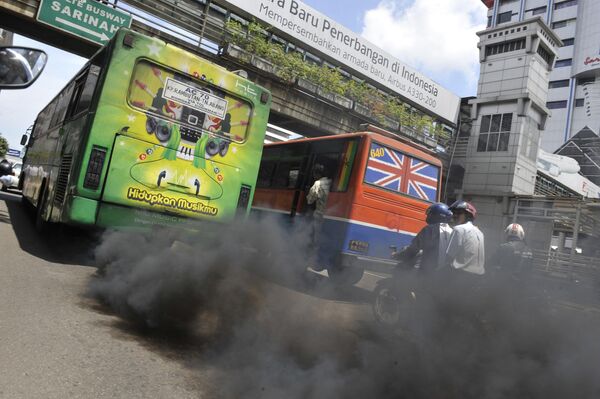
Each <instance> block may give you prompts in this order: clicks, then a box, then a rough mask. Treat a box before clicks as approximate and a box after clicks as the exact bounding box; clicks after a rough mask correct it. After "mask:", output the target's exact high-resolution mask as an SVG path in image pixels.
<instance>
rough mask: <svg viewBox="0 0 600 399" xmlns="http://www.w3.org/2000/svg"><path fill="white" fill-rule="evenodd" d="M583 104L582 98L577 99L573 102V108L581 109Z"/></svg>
mask: <svg viewBox="0 0 600 399" xmlns="http://www.w3.org/2000/svg"><path fill="white" fill-rule="evenodd" d="M583 103H584V99H583V98H577V99H576V100H575V107H577V108H579V107H583Z"/></svg>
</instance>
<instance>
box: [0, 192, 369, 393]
mask: <svg viewBox="0 0 600 399" xmlns="http://www.w3.org/2000/svg"><path fill="white" fill-rule="evenodd" d="M97 239H98V237H97V235H96V234H95V233H91V232H87V231H81V230H77V229H71V228H65V229H57V230H53V231H52V232H51V234H48V235H44V236H40V235H39V234H38V233H37V232H36V231H35V229H34V226H33V217H32V216H31V215H30V214H29V213H28V212H26V210H25V208H24V207H23V205H22V204H21V202H20V196H19V195H18V194H16V193H0V398H67V397H69V398H84V397H85V398H91V397H94V398H150V397H152V398H198V397H206V398H213V397H219V392H220V391H221V387H220V386H219V384H221V383H222V382H219V381H222V380H215V379H214V375H215V373H221V374H222V372H223V370H219V369H218V367H217V366H213V365H212V363H211V362H210V361H204V360H203V359H204V358H205V352H204V349H205V348H206V345H205V343H203V342H197V341H196V340H195V339H194V335H193V334H168V333H167V334H163V333H162V332H153V331H148V330H144V329H140V328H138V327H136V326H134V325H132V324H131V323H128V322H127V321H125V320H123V319H121V318H120V317H118V316H117V315H116V314H115V313H114V312H113V311H112V310H111V309H110V308H107V307H105V306H103V305H101V304H99V303H98V302H97V301H96V300H94V299H91V298H89V297H88V295H87V294H86V293H87V290H88V288H87V287H88V284H89V281H90V279H93V278H94V273H95V271H96V268H95V266H94V261H93V250H94V247H95V246H96V244H97ZM315 278H317V279H320V278H321V277H320V276H318V275H316V276H315ZM377 279H378V277H377V276H375V275H368V276H366V278H365V279H364V283H361V284H362V287H361V288H352V289H351V291H350V292H345V293H339V294H337V293H336V294H332V293H331V291H327V293H324V292H319V291H318V290H317V291H315V292H308V293H307V292H303V290H302V289H297V288H295V287H285V286H274V288H273V289H275V290H278V292H279V294H280V296H281V298H284V299H283V300H284V301H289V303H295V304H301V306H303V307H304V308H318V309H320V311H319V315H320V316H319V317H321V318H323V319H326V320H328V321H331V322H335V323H337V326H338V327H343V329H344V330H345V331H347V333H341V335H340V336H338V337H337V338H336V339H342V340H344V339H347V340H348V341H349V342H354V341H356V340H357V339H359V338H358V337H359V336H360V334H362V332H361V331H363V330H365V329H366V330H368V328H369V327H368V325H369V323H370V322H371V320H370V317H371V316H370V311H369V306H368V298H369V293H370V292H369V288H372V286H373V285H374V282H375V281H376V280H377ZM306 322H307V323H308V322H309V321H306ZM364 326H367V327H364ZM340 337H341V338H340Z"/></svg>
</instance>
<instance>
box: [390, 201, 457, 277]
mask: <svg viewBox="0 0 600 399" xmlns="http://www.w3.org/2000/svg"><path fill="white" fill-rule="evenodd" d="M425 214H426V216H427V217H426V222H427V226H425V227H423V228H422V229H421V231H420V232H419V234H417V236H416V237H415V238H414V239H413V240H412V242H411V244H410V245H409V246H408V247H406V248H404V249H403V250H401V251H400V252H394V253H393V254H392V257H393V258H394V259H398V260H402V261H405V262H409V263H411V262H414V260H415V259H416V257H417V255H418V254H419V253H421V260H420V264H419V269H420V270H421V271H424V272H431V271H433V270H435V269H438V268H440V267H441V266H442V265H443V262H444V259H445V255H446V248H447V247H448V241H449V239H450V234H451V233H452V228H451V227H450V225H449V224H448V223H450V221H451V220H452V212H451V211H450V209H448V206H447V205H446V204H443V203H441V202H440V203H436V204H433V205H431V206H429V207H428V208H427V210H426V211H425Z"/></svg>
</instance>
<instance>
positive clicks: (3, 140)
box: [0, 134, 8, 158]
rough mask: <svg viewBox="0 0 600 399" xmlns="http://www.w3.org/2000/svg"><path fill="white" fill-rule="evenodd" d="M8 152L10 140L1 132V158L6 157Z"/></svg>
mask: <svg viewBox="0 0 600 399" xmlns="http://www.w3.org/2000/svg"><path fill="white" fill-rule="evenodd" d="M7 152H8V141H7V140H6V138H4V136H2V135H1V134H0V158H4V156H5V155H6V153H7Z"/></svg>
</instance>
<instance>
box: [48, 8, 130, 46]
mask: <svg viewBox="0 0 600 399" xmlns="http://www.w3.org/2000/svg"><path fill="white" fill-rule="evenodd" d="M37 20H38V21H40V22H42V23H44V24H47V25H50V26H52V27H54V28H56V29H60V30H62V31H65V32H68V33H71V34H73V35H76V36H79V37H82V38H84V39H87V40H90V41H92V42H94V43H98V44H105V43H106V42H108V41H109V40H110V39H111V38H112V37H113V35H114V34H115V32H116V31H117V30H118V29H119V28H121V27H126V28H128V27H130V26H131V15H130V14H128V13H126V12H124V11H121V10H118V9H116V8H113V7H111V6H110V5H106V4H103V3H100V2H98V1H95V0H41V1H40V6H39V8H38V14H37Z"/></svg>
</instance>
